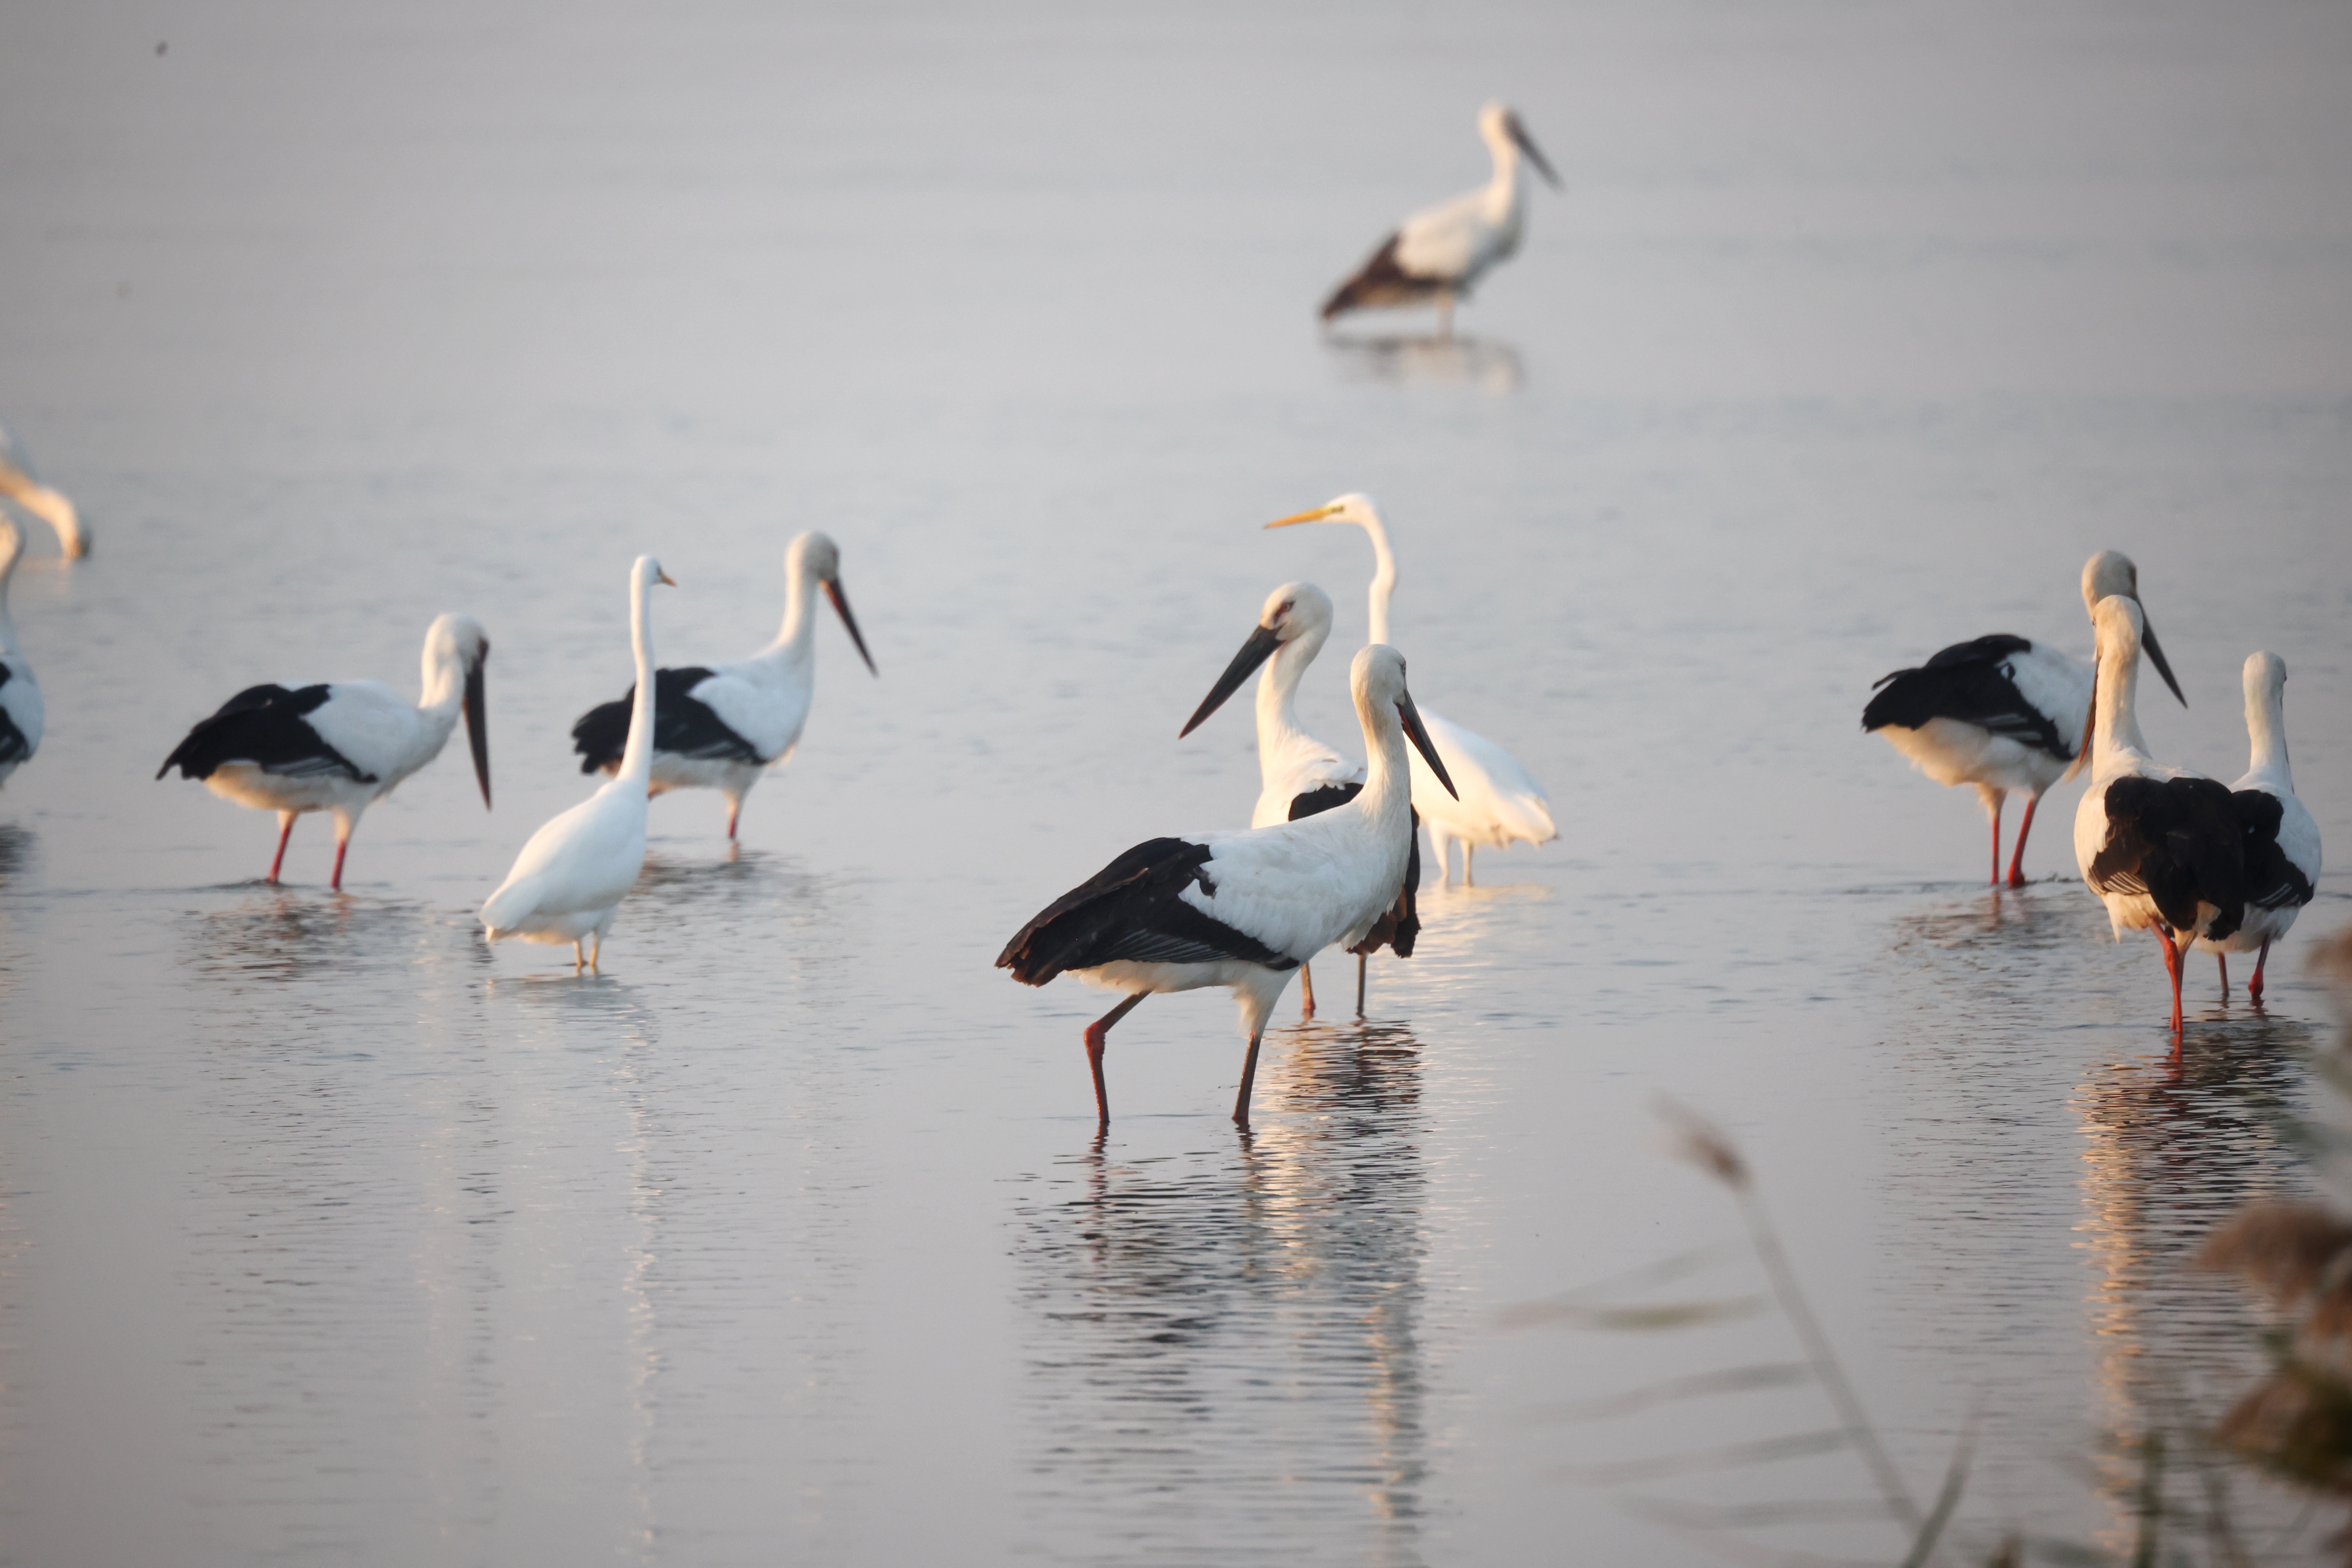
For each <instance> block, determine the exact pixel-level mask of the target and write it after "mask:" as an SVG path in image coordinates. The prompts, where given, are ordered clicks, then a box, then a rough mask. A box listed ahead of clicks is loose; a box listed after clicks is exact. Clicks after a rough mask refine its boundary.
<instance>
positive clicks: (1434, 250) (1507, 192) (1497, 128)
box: [1323, 103, 1559, 641]
mask: <svg viewBox="0 0 2352 1568" xmlns="http://www.w3.org/2000/svg"><path fill="white" fill-rule="evenodd" d="M1478 134H1479V135H1480V136H1482V137H1484V138H1485V139H1486V151H1487V152H1488V153H1492V154H1493V155H1494V159H1495V174H1494V177H1493V178H1491V179H1489V180H1488V181H1487V182H1486V184H1485V185H1483V186H1481V187H1480V188H1479V189H1477V190H1475V191H1471V192H1469V193H1467V194H1466V195H1459V196H1456V197H1454V199H1453V200H1452V201H1450V202H1444V203H1442V204H1440V205H1436V206H1433V207H1430V208H1427V209H1425V210H1423V211H1421V212H1417V213H1415V214H1413V215H1412V216H1411V217H1409V218H1407V219H1405V220H1404V222H1403V223H1402V224H1400V225H1399V226H1397V230H1396V232H1395V233H1394V234H1391V235H1390V236H1389V237H1388V238H1387V239H1385V240H1383V241H1381V247H1380V248H1379V249H1378V250H1376V251H1374V252H1372V255H1371V258H1370V259H1369V260H1367V261H1366V262H1365V263H1364V265H1363V266H1362V267H1360V268H1358V269H1357V271H1356V275H1355V276H1354V277H1352V278H1350V279H1348V280H1347V281H1346V282H1345V283H1342V284H1340V285H1339V288H1338V289H1334V290H1333V291H1332V294H1331V297H1330V298H1329V299H1328V300H1324V301H1323V319H1324V320H1325V321H1330V320H1331V319H1333V318H1334V317H1336V316H1340V315H1343V314H1345V313H1346V312H1348V311H1349V310H1379V309H1382V308H1387V307H1394V306H1403V305H1425V304H1434V305H1435V306H1436V307H1437V314H1438V331H1439V333H1440V335H1441V336H1447V337H1450V336H1452V335H1453V332H1454V301H1455V300H1462V299H1467V298H1468V297H1469V294H1470V290H1471V288H1472V287H1473V286H1474V285H1475V284H1476V283H1477V281H1478V279H1481V278H1483V277H1485V276H1486V269H1487V268H1490V267H1492V266H1494V265H1495V263H1496V262H1497V261H1501V260H1503V259H1505V258H1507V257H1509V256H1511V255H1512V254H1514V253H1515V252H1517V249H1518V248H1519V239H1520V237H1521V236H1522V235H1524V234H1525V233H1526V232H1527V221H1528V220H1527V207H1528V193H1527V187H1526V186H1525V185H1523V184H1520V182H1519V156H1520V154H1521V153H1525V154H1526V155H1527V158H1528V162H1529V163H1533V164H1535V166H1536V168H1537V169H1538V171H1540V172H1541V173H1542V174H1543V177H1544V178H1545V179H1546V180H1548V181H1549V182H1550V183H1551V187H1552V189H1554V190H1558V189H1559V175H1558V174H1553V173H1552V171H1551V164H1550V163H1547V162H1546V161H1545V159H1544V155H1543V154H1542V153H1539V152H1538V151H1537V150H1536V144H1535V142H1534V140H1533V139H1532V138H1530V137H1529V136H1528V129H1527V127H1526V126H1524V125H1522V124H1520V123H1519V117H1518V116H1517V114H1514V113H1513V112H1512V111H1511V110H1509V109H1508V108H1507V107H1506V106H1505V105H1503V104H1500V103H1490V104H1488V105H1486V107H1485V108H1484V109H1482V110H1479V111H1478ZM1374 640H1375V641H1378V640H1379V639H1378V638H1375V639H1374Z"/></svg>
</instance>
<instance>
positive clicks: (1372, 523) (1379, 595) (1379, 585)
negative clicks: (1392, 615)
mask: <svg viewBox="0 0 2352 1568" xmlns="http://www.w3.org/2000/svg"><path fill="white" fill-rule="evenodd" d="M1362 527H1363V530H1364V531H1365V532H1366V533H1369V534H1370V535H1371V536H1372V587H1371V595H1370V604H1371V612H1372V624H1371V629H1370V636H1369V637H1366V638H1365V639H1364V640H1365V642H1366V643H1367V644H1370V643H1384V642H1387V641H1388V640H1389V595H1391V594H1393V593H1395V592H1396V581H1397V568H1396V552H1394V551H1392V550H1391V549H1390V548H1389V531H1388V530H1387V529H1386V528H1385V527H1383V526H1382V525H1381V519H1380V514H1379V513H1378V512H1374V513H1371V514H1370V515H1369V516H1367V517H1366V518H1365V519H1364V521H1363V523H1362Z"/></svg>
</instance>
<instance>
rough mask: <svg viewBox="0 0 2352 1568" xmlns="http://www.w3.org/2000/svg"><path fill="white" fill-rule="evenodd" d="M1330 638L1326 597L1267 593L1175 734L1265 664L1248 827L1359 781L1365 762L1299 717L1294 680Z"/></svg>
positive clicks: (1193, 725) (1287, 815)
mask: <svg viewBox="0 0 2352 1568" xmlns="http://www.w3.org/2000/svg"><path fill="white" fill-rule="evenodd" d="M1330 636H1331V599H1330V596H1329V595H1327V594H1325V593H1324V592H1323V590H1322V589H1320V588H1318V587H1317V586H1316V585H1315V584H1312V583H1285V584H1283V585H1282V586H1281V587H1279V588H1276V590H1275V591H1274V592H1273V593H1271V594H1269V595H1266V600H1265V608H1264V609H1263V610H1261V611H1260V612H1259V615H1258V624H1257V630H1256V631H1255V632H1253V633H1251V634H1250V637H1249V640H1248V641H1247V642H1244V644H1242V649H1241V651H1240V652H1239V653H1237V654H1235V655H1234V659H1233V662H1232V663H1231V664H1230V665H1228V666H1226V667H1225V672H1224V674H1223V675H1222V676H1220V677H1218V679H1217V684H1216V686H1215V687H1214V688H1213V689H1211V691H1210V692H1209V695H1208V696H1207V697H1206V698H1204V699H1202V702H1201V706H1200V707H1199V709H1197V710H1195V711H1194V712H1193V714H1192V718H1191V719H1190V720H1188V721H1185V725H1184V728H1183V729H1182V730H1181V731H1177V738H1178V739H1179V740H1181V739H1182V738H1183V737H1184V736H1186V735H1189V734H1191V733H1192V731H1194V730H1196V729H1198V728H1200V726H1201V724H1202V721H1205V720H1206V719H1207V718H1208V717H1209V715H1210V714H1212V713H1213V712H1215V711H1216V710H1218V708H1220V707H1221V706H1223V703H1224V700H1225V699H1226V698H1228V697H1231V696H1232V695H1233V694H1234V691H1236V690H1237V689H1240V687H1241V683H1242V682H1243V681H1244V680H1246V679H1249V677H1250V672H1251V671H1252V670H1254V669H1256V668H1258V666H1259V665H1261V664H1263V665H1265V672H1264V673H1263V674H1261V675H1259V677H1258V681H1257V776H1258V794H1257V804H1256V805H1255V806H1253V807H1252V808H1251V810H1250V826H1252V827H1266V826H1272V825H1273V824H1275V823H1277V822H1288V821H1289V820H1290V819H1291V817H1292V816H1295V815H1297V806H1298V805H1300V804H1301V803H1302V802H1305V801H1307V800H1308V799H1309V798H1310V797H1312V796H1314V795H1318V794H1319V793H1321V792H1324V791H1328V790H1352V789H1354V788H1355V787H1357V786H1360V785H1361V784H1363V782H1364V764H1363V763H1353V762H1349V760H1348V759H1347V758H1345V757H1343V756H1341V755H1340V754H1339V752H1338V751H1336V750H1334V749H1333V748H1332V747H1330V746H1328V745H1326V744H1325V743H1324V742H1321V741H1318V740H1317V739H1316V738H1315V737H1314V736H1312V735H1310V734H1308V733H1307V729H1306V726H1304V725H1303V724H1301V723H1299V721H1298V682H1299V680H1300V679H1302V678H1303V677H1304V676H1305V675H1306V673H1307V666H1308V665H1310V664H1313V663H1314V662H1315V656H1316V655H1317V654H1318V653H1320V652H1322V651H1323V645H1324V643H1325V642H1326V641H1328V640H1329V638H1330ZM1423 717H1424V718H1426V717H1427V715H1423Z"/></svg>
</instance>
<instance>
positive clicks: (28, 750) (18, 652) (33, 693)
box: [0, 517, 46, 784]
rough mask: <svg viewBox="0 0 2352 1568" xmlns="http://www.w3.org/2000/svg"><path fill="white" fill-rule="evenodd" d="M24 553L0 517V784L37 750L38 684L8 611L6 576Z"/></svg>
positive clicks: (8, 521) (12, 523) (19, 536)
mask: <svg viewBox="0 0 2352 1568" xmlns="http://www.w3.org/2000/svg"><path fill="white" fill-rule="evenodd" d="M24 553H25V536H24V534H23V533H22V532H21V531H18V529H17V527H16V520H15V519H14V518H9V517H0V784H6V783H7V782H8V779H9V777H10V775H12V774H13V773H16V770H17V769H18V768H21V767H23V766H24V765H25V764H26V763H29V762H31V761H32V760H33V753H34V752H37V751H39V750H40V749H41V721H42V719H43V717H44V714H45V711H46V710H44V709H43V707H42V704H41V683H40V682H39V681H37V680H35V679H33V667H32V666H31V665H30V664H28V663H27V662H26V659H25V655H24V652H23V650H22V649H20V648H18V647H17V646H16V621H15V619H14V618H13V617H11V616H9V614H8V579H9V578H11V577H14V576H15V575H16V561H17V558H18V557H20V556H22V555H23V554H24Z"/></svg>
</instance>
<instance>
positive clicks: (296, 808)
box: [155, 615, 490, 891]
mask: <svg viewBox="0 0 2352 1568" xmlns="http://www.w3.org/2000/svg"><path fill="white" fill-rule="evenodd" d="M489 656H490V639H489V638H488V637H486V636H485V635H484V634H483V632H482V627H481V623H480V622H478V621H477V620H475V619H474V618H473V617H472V616H457V615H447V616H441V617H439V618H438V619H436V621H435V622H434V623H433V624H432V625H431V626H427V627H426V628H425V659H424V663H425V693H424V696H423V697H422V698H421V699H420V700H418V701H417V702H416V703H415V705H414V706H412V705H411V704H410V703H409V701H408V700H407V699H406V698H404V697H403V696H401V694H400V693H399V692H397V691H394V689H392V688H391V687H389V686H386V685H384V684H383V683H382V682H381V681H374V680H336V681H326V682H321V683H320V684H318V685H315V686H301V687H292V688H289V687H284V686H248V687H247V688H246V689H244V690H242V691H240V692H238V693H237V694H236V696H234V697H232V698H230V699H229V700H227V701H226V702H225V703H223V704H221V707H220V710H219V711H218V712H216V713H215V714H214V715H213V716H212V717H211V718H209V719H206V720H204V721H201V722H199V723H198V724H197V725H196V727H195V728H194V729H193V730H191V731H188V733H187V738H186V739H185V740H183V741H182V742H180V743H179V745H178V746H177V747H175V748H174V749H173V752H172V754H171V755H170V756H168V757H166V758H164V759H163V766H162V767H160V768H158V769H156V770H155V776H156V777H157V778H159V779H160V778H162V777H163V775H164V774H165V773H170V772H171V771H172V769H173V768H174V767H177V768H178V769H179V770H180V776H181V777H182V778H186V779H202V780H203V781H204V782H205V785H206V786H207V787H208V788H210V789H211V790H212V792H213V793H214V794H215V795H219V796H220V797H221V798H222V799H223V800H233V801H235V802H236V804H237V805H250V806H254V807H257V808H258V809H260V810H263V811H274V812H276V813H277V814H278V853H277V854H276V855H274V856H272V857H271V858H270V861H269V876H268V880H269V881H271V882H275V881H277V880H278V868H280V867H281V866H283V865H284V864H285V861H286V841H287V839H289V838H290V837H293V833H294V820H295V818H297V817H299V816H301V815H302V814H303V813H304V812H306V811H326V812H331V813H333V814H334V818H335V871H334V876H333V877H332V879H331V880H330V882H329V886H331V887H332V888H334V889H337V890H339V891H340V890H341V888H342V885H343V856H344V854H345V852H346V851H348V850H349V849H350V847H351V842H352V828H354V827H356V826H359V820H360V817H361V816H362V814H363V813H364V812H365V811H366V810H367V808H368V807H369V806H371V805H374V804H375V803H376V802H377V801H379V800H382V799H383V797H384V796H385V795H390V794H391V793H392V792H393V791H394V789H396V788H398V787H399V785H400V783H401V781H402V780H404V779H405V778H407V777H408V776H409V775H410V774H411V773H415V772H416V771H417V770H418V769H419V768H422V767H423V766H425V763H429V762H431V761H432V760H433V759H434V758H436V757H437V756H439V755H440V754H441V748H442V747H443V746H445V745H446V744H448V742H449V731H452V730H454V729H456V728H457V716H458V714H459V712H460V711H463V713H464V714H465V719H466V735H467V741H468V742H469V743H470V744H471V746H472V748H473V753H474V778H475V780H476V781H477V782H478V784H480V785H481V786H482V805H484V806H486V807H487V806H488V805H489V804H490V732H489V729H488V715H487V714H486V712H485V711H484V706H483V704H484V691H483V685H482V666H483V664H484V662H485V661H486V660H488V658H489Z"/></svg>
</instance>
